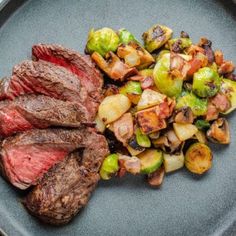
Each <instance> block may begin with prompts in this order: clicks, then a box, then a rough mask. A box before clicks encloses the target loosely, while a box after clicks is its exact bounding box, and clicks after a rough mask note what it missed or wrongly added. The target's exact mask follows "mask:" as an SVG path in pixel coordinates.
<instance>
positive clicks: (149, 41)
mask: <svg viewBox="0 0 236 236" xmlns="http://www.w3.org/2000/svg"><path fill="white" fill-rule="evenodd" d="M172 33H173V31H172V30H171V29H170V28H168V27H166V26H164V25H154V26H153V27H152V28H150V29H149V30H148V31H147V32H144V33H143V40H144V46H145V48H146V49H147V50H148V51H149V52H153V51H155V50H156V49H158V48H160V47H161V46H163V45H164V44H165V43H166V42H167V41H168V40H169V39H170V38H171V36H172Z"/></svg>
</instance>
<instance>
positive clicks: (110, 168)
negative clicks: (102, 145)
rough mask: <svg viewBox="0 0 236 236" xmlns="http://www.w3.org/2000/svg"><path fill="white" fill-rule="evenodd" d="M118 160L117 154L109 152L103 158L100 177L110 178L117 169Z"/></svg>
mask: <svg viewBox="0 0 236 236" xmlns="http://www.w3.org/2000/svg"><path fill="white" fill-rule="evenodd" d="M118 160H119V156H118V155H117V154H110V155H109V156H107V157H106V158H105V159H104V161H103V163H102V167H101V169H100V176H101V178H102V179H104V180H108V179H110V178H111V175H113V174H115V173H116V172H117V171H118V170H119V165H118Z"/></svg>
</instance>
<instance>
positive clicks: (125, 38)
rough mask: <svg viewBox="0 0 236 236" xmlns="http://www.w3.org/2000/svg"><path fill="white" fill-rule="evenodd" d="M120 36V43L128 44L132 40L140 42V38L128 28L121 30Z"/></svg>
mask: <svg viewBox="0 0 236 236" xmlns="http://www.w3.org/2000/svg"><path fill="white" fill-rule="evenodd" d="M119 38H120V43H124V44H128V43H129V42H131V41H135V42H137V43H138V40H137V39H136V38H135V37H134V35H133V34H131V33H130V32H129V31H128V30H127V29H120V30H119Z"/></svg>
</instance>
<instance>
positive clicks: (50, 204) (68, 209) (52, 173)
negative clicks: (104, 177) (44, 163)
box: [24, 154, 99, 225]
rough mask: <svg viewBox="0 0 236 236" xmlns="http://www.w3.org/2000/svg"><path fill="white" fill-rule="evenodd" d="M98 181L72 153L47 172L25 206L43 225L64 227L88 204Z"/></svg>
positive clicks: (95, 175)
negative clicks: (60, 225) (63, 225)
mask: <svg viewBox="0 0 236 236" xmlns="http://www.w3.org/2000/svg"><path fill="white" fill-rule="evenodd" d="M98 180H99V174H98V173H96V172H91V171H90V170H88V169H87V168H85V167H84V166H80V164H79V162H78V160H77V154H71V155H69V156H68V157H67V158H65V159H64V160H63V161H62V162H60V163H58V164H57V165H55V166H54V167H53V168H52V169H50V170H49V172H48V173H47V174H46V175H45V177H44V178H43V179H42V180H41V181H40V182H39V184H38V185H37V186H36V187H34V189H33V190H32V192H31V193H29V195H28V196H27V197H26V198H25V199H24V205H25V207H26V208H27V209H28V211H29V212H30V213H31V214H32V215H35V216H36V217H38V218H39V219H40V220H42V221H44V222H46V223H50V224H54V225H59V224H65V223H67V222H69V221H70V220H71V219H72V218H73V217H74V216H75V215H76V214H77V213H78V212H79V210H80V209H81V208H82V207H83V206H85V205H86V204H87V202H88V200H89V197H90V195H91V193H92V191H93V190H94V188H95V187H96V184H97V182H98Z"/></svg>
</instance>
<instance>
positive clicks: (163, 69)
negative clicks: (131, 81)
mask: <svg viewBox="0 0 236 236" xmlns="http://www.w3.org/2000/svg"><path fill="white" fill-rule="evenodd" d="M153 75H154V82H155V84H156V87H157V88H158V90H159V91H160V92H162V93H164V94H166V95H167V96H169V97H177V96H178V95H180V93H181V91H182V85H183V80H182V78H178V77H174V76H173V75H172V74H171V73H170V54H169V53H166V54H164V55H163V56H162V57H161V58H160V60H159V61H158V62H157V63H156V65H155V68H154V72H153Z"/></svg>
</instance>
